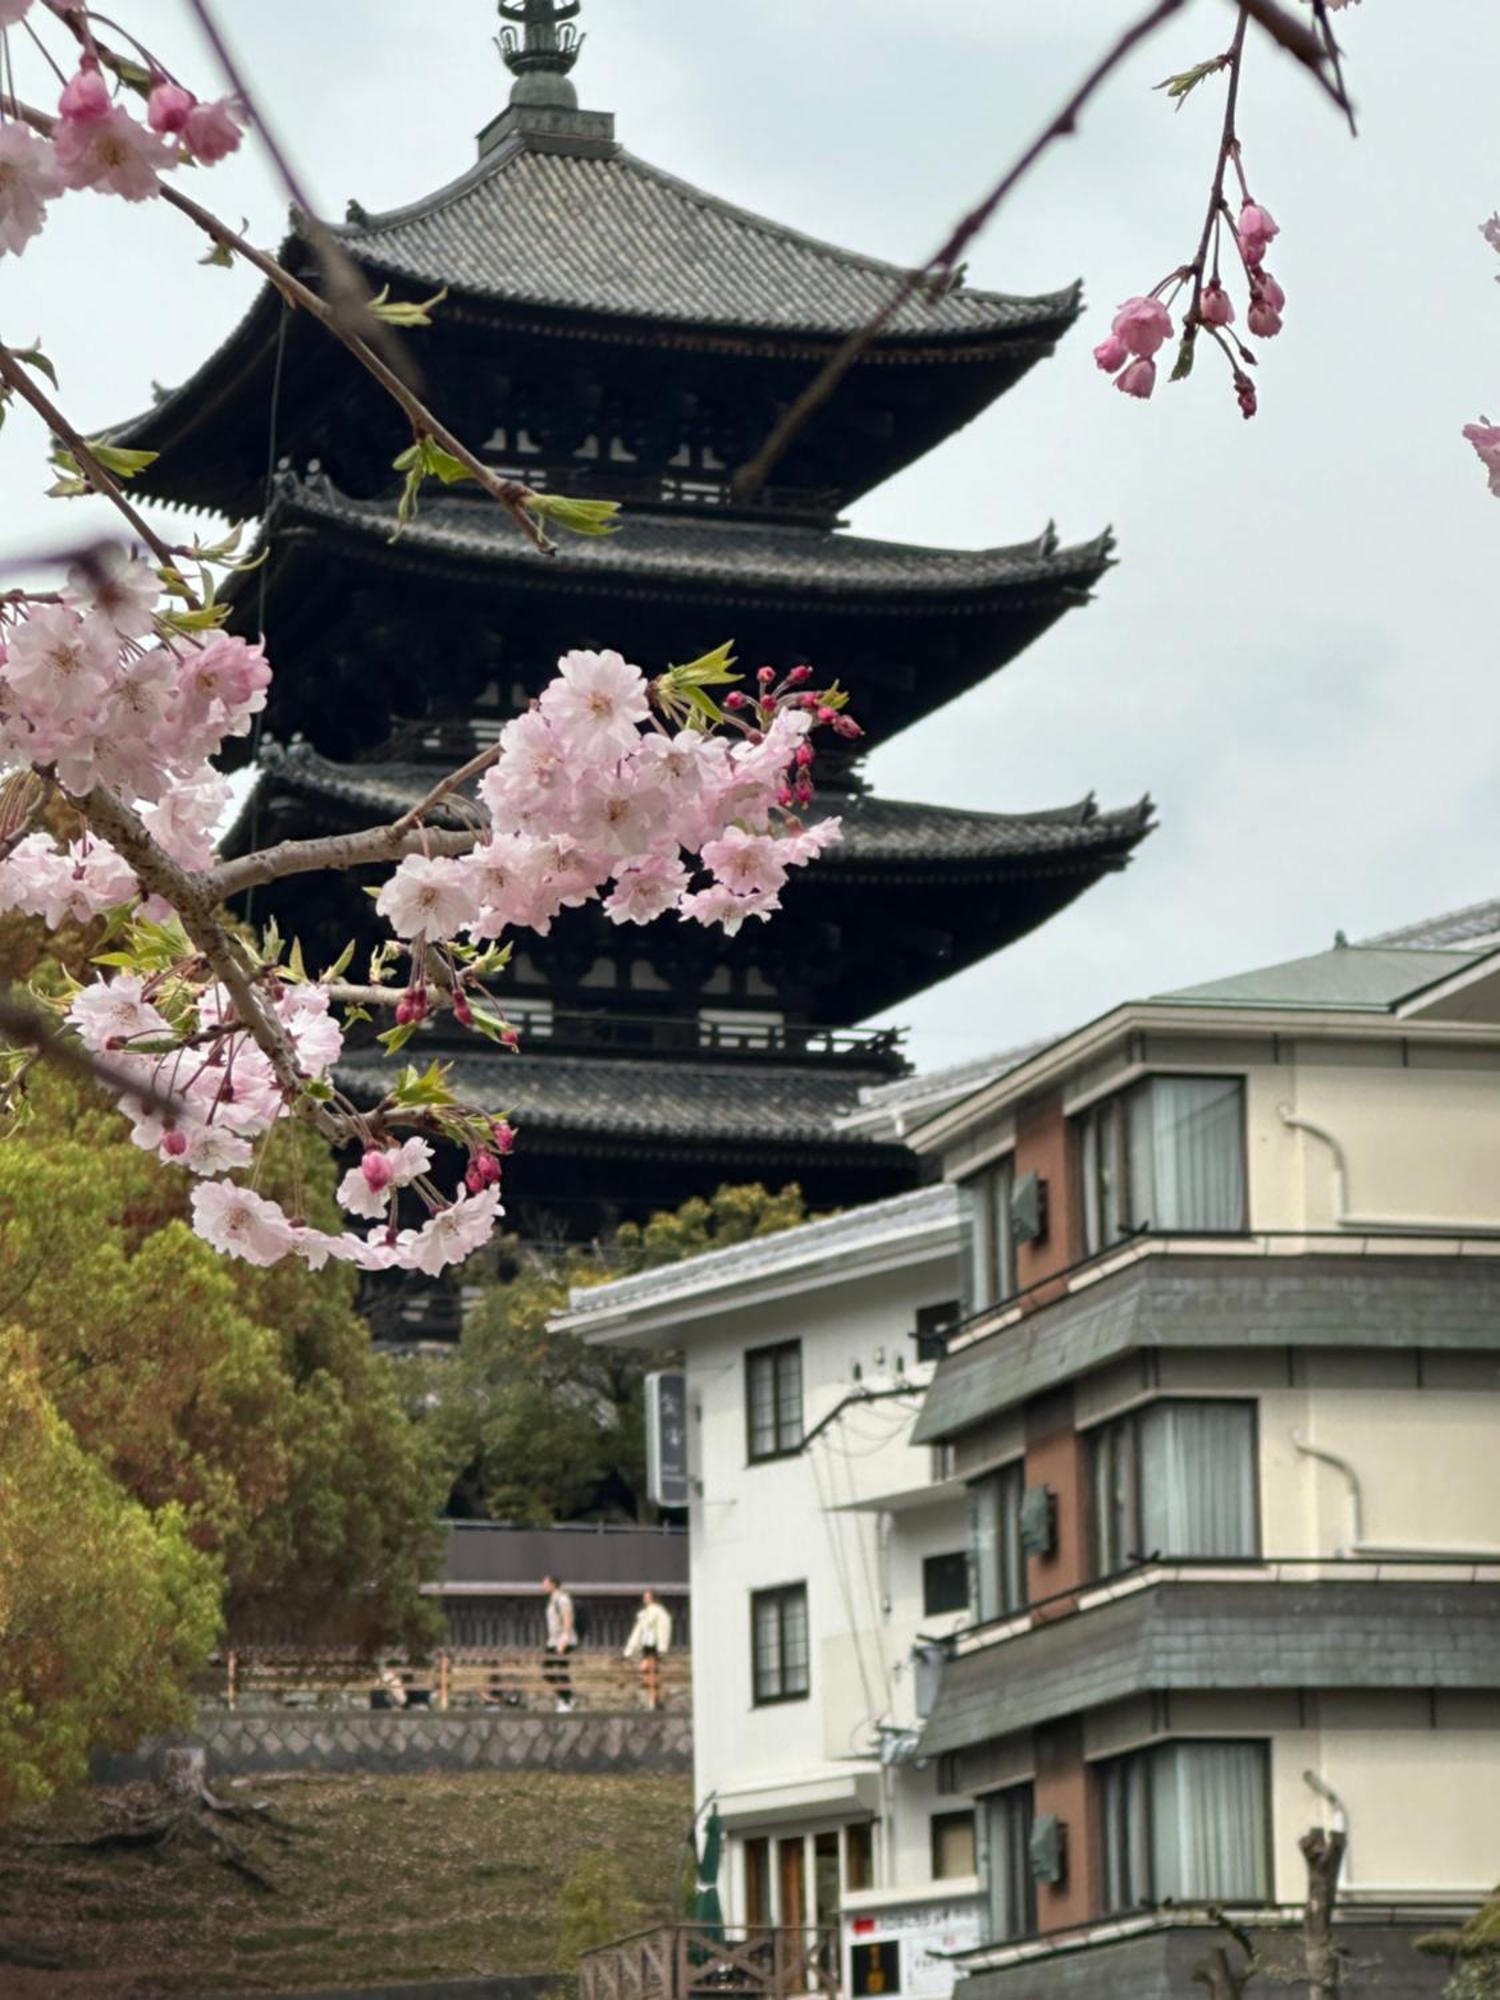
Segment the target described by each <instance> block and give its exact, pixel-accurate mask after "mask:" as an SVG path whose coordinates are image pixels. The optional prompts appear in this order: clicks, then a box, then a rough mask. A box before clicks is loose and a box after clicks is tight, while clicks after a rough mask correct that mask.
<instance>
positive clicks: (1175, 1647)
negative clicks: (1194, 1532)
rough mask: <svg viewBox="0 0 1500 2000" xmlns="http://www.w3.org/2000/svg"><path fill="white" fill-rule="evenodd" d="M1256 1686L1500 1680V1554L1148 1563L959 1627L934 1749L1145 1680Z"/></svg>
mask: <svg viewBox="0 0 1500 2000" xmlns="http://www.w3.org/2000/svg"><path fill="white" fill-rule="evenodd" d="M1067 1613H1071V1615H1059V1614H1067ZM1049 1614H1051V1615H1049ZM1245 1690H1252V1691H1255V1692H1256V1693H1257V1694H1264V1693H1266V1692H1269V1691H1272V1690H1284V1691H1295V1692H1301V1693H1306V1692H1317V1691H1330V1692H1332V1691H1351V1690H1362V1691H1370V1692H1382V1693H1387V1692H1405V1691H1410V1690H1424V1691H1427V1692H1429V1693H1430V1694H1433V1695H1434V1696H1436V1695H1437V1694H1440V1693H1454V1694H1467V1693H1474V1692H1482V1693H1495V1692H1497V1691H1500V1560H1493V1561H1468V1562H1456V1561H1454V1562H1444V1561H1441V1560H1438V1559H1411V1558H1407V1559H1393V1560H1382V1561H1343V1560H1339V1559H1335V1558H1329V1559H1321V1558H1319V1559H1302V1560H1282V1559H1274V1558H1272V1559H1251V1560H1247V1561H1244V1562H1226V1561H1223V1560H1217V1559H1216V1560H1213V1561H1207V1562H1201V1563H1195V1562H1170V1563H1148V1564H1144V1565H1142V1566H1141V1567H1140V1568H1139V1569H1137V1570H1133V1571H1130V1572H1127V1573H1126V1574H1125V1575H1123V1576H1120V1577H1114V1578H1107V1579H1105V1580H1103V1581H1102V1582H1100V1583H1098V1584H1096V1585H1093V1586H1085V1587H1083V1588H1082V1589H1079V1590H1076V1591H1073V1592H1069V1593H1067V1594H1066V1597H1065V1598H1064V1599H1053V1600H1048V1601H1046V1602H1044V1603H1040V1604H1037V1605H1033V1606H1031V1607H1030V1608H1029V1609H1028V1610H1027V1611H1025V1612H1023V1613H1021V1614H1019V1615H1018V1616H1016V1617H1013V1618H1007V1619H996V1620H992V1621H991V1622H990V1623H989V1624H987V1625H982V1626H974V1627H970V1628H969V1629H968V1630H966V1631H964V1632H960V1633H958V1634H956V1635H955V1636H954V1637H953V1638H952V1639H950V1640H949V1641H948V1642H947V1647H946V1658H945V1660H944V1663H943V1667H942V1671H941V1674H940V1677H939V1680H938V1684H937V1691H936V1695H935V1699H934V1701H933V1705H932V1709H931V1712H930V1714H929V1715H928V1717H927V1720H926V1723H925V1726H924V1728H923V1732H922V1739H921V1745H920V1749H921V1754H922V1755H923V1756H924V1757H937V1756H949V1755H953V1754H954V1753H957V1752H961V1751H964V1750H969V1749H972V1748H974V1747H975V1746H977V1745H979V1744H981V1743H987V1742H990V1741H993V1740H995V1739H998V1738H1001V1737H1005V1736H1010V1735H1013V1734H1015V1733H1016V1732H1017V1731H1020V1730H1026V1729H1033V1728H1036V1727H1037V1726H1039V1725H1041V1724H1044V1723H1048V1722H1053V1721H1056V1720H1058V1719H1059V1718H1062V1717H1067V1716H1072V1715H1078V1714H1081V1713H1084V1712H1087V1711H1090V1710H1094V1709H1099V1708H1102V1707H1104V1706H1106V1705H1107V1704H1109V1703H1111V1702H1116V1701H1123V1700H1126V1699H1128V1698H1129V1697H1131V1696H1135V1695H1143V1694H1153V1695H1159V1694H1171V1693H1174V1692H1184V1693H1185V1692H1194V1693H1205V1692H1238V1691H1245Z"/></svg>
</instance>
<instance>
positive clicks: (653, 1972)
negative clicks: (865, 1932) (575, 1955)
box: [578, 1924, 839, 2000]
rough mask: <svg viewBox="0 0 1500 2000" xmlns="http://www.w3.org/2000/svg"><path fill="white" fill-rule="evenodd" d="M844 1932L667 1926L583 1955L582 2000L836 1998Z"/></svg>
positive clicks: (820, 1928) (580, 1974)
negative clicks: (840, 1939)
mask: <svg viewBox="0 0 1500 2000" xmlns="http://www.w3.org/2000/svg"><path fill="white" fill-rule="evenodd" d="M838 1990H839V1934H838V1931H837V1930H836V1929H833V1928H832V1927H824V1926H818V1925H810V1926H806V1927H799V1928H795V1929H788V1928H784V1927H773V1926H770V1925H758V1924H757V1925H750V1926H746V1927H739V1926H737V1927H735V1928H734V1929H732V1930H725V1929H722V1928H721V1927H719V1926H717V1925H711V1924H663V1925H662V1926H660V1928H658V1929H656V1930H650V1931H640V1932H638V1933H637V1934H636V1935H635V1936H633V1937H626V1938H621V1939H620V1940H619V1941H618V1942H617V1943H614V1944H607V1945H602V1946H600V1948H599V1949H598V1950H597V1951H590V1952H585V1953H584V1955H583V1957H582V1958H581V1959H580V1961H579V1966H578V1994H579V2000H720V1996H740V1995H743V1996H747V2000H792V1996H793V1995H799V1994H809V1993H820V1994H837V1992H838Z"/></svg>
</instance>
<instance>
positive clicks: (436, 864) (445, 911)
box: [375, 854, 478, 938]
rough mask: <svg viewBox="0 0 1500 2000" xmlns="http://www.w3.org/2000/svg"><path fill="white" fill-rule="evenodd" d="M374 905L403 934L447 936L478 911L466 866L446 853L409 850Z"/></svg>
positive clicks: (392, 927) (412, 935)
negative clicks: (429, 853) (428, 853)
mask: <svg viewBox="0 0 1500 2000" xmlns="http://www.w3.org/2000/svg"><path fill="white" fill-rule="evenodd" d="M375 907H376V909H377V910H378V911H379V912H380V914H381V916H383V917H384V918H385V919H386V921H387V922H388V923H389V925H390V927H391V929H392V930H393V931H394V932H395V933H396V935H397V937H403V938H418V937H425V938H449V937H452V936H454V934H455V933H456V932H458V931H461V930H463V929H464V927H465V926H466V925H468V924H471V923H472V922H473V921H474V919H475V917H476V916H477V915H478V911H477V910H476V909H475V906H474V896H473V891H472V890H471V888H470V886H469V877H468V871H467V869H466V868H465V867H464V864H463V863H462V862H461V861H456V860H453V859H451V858H449V857H447V856H445V855H426V854H409V855H408V856H407V857H406V859H405V860H404V861H403V862H402V863H401V865H400V867H399V868H397V870H396V872H395V874H394V875H392V876H391V878H390V880H389V881H388V882H387V883H386V885H385V887H384V888H383V889H382V890H381V892H380V894H379V895H378V896H377V897H376V899H375Z"/></svg>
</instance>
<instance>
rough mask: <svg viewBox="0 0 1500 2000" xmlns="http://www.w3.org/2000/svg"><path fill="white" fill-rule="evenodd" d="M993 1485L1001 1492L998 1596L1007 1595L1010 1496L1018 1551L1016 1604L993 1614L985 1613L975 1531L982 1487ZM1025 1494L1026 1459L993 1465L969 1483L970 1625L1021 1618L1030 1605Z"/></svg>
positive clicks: (997, 1609) (997, 1533)
mask: <svg viewBox="0 0 1500 2000" xmlns="http://www.w3.org/2000/svg"><path fill="white" fill-rule="evenodd" d="M990 1485H993V1486H996V1487H999V1488H1000V1489H1001V1490H1000V1500H999V1503H998V1504H999V1509H1000V1512H999V1519H998V1523H997V1532H996V1551H997V1555H998V1557H999V1575H998V1579H997V1581H998V1585H999V1589H998V1592H997V1595H1000V1596H1003V1594H1004V1589H1005V1582H1006V1577H1005V1571H1006V1568H1007V1567H1008V1565H1007V1564H1006V1561H1005V1551H1006V1542H1007V1539H1008V1538H1007V1536H1006V1532H1005V1529H1006V1519H1007V1516H1006V1502H1007V1497H1009V1498H1010V1499H1012V1500H1013V1502H1014V1506H1015V1519H1014V1522H1013V1524H1012V1529H1013V1538H1014V1541H1015V1552H1016V1554H1017V1556H1018V1562H1017V1567H1016V1577H1015V1583H1016V1590H1017V1596H1016V1601H1015V1602H1014V1603H1012V1604H998V1605H997V1607H996V1608H995V1609H994V1610H993V1611H986V1609H985V1595H984V1572H983V1568H982V1565H981V1562H980V1555H979V1542H978V1538H977V1536H976V1534H975V1532H974V1530H975V1521H976V1515H977V1512H978V1506H979V1501H978V1494H979V1491H980V1489H981V1488H982V1487H985V1486H990ZM1025 1492H1026V1461H1025V1459H1024V1458H1013V1459H1011V1460H1010V1461H1009V1462H1008V1463H1007V1464H1005V1465H996V1466H992V1467H991V1468H990V1470H989V1471H988V1472H985V1473H982V1474H981V1475H980V1477H979V1478H978V1479H971V1480H970V1481H969V1611H970V1613H971V1622H972V1624H974V1625H994V1624H998V1623H999V1622H1000V1621H1001V1620H1002V1619H1005V1618H1019V1617H1020V1616H1021V1614H1022V1613H1023V1612H1024V1611H1026V1610H1027V1609H1028V1608H1029V1606H1030V1603H1031V1579H1030V1565H1029V1563H1028V1561H1027V1558H1026V1551H1025V1549H1024V1548H1022V1547H1021V1542H1020V1532H1021V1522H1020V1508H1021V1501H1022V1498H1023V1496H1024V1495H1025Z"/></svg>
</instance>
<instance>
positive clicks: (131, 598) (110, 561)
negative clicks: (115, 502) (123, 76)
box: [7, 128, 161, 639]
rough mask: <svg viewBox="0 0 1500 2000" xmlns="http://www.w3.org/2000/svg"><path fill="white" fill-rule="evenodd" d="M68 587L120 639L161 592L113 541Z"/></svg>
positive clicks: (141, 624)
mask: <svg viewBox="0 0 1500 2000" xmlns="http://www.w3.org/2000/svg"><path fill="white" fill-rule="evenodd" d="M7 129H9V128H7ZM68 589H69V590H70V591H71V592H72V594H73V596H74V597H75V598H76V599H77V600H78V601H79V603H80V604H81V605H85V606H87V607H89V608H90V609H91V610H94V611H97V612H98V613H99V615H100V617H101V618H103V619H104V621H105V622H106V624H108V625H110V626H111V627H112V628H113V629H114V631H115V632H116V633H118V635H119V636H120V638H122V639H144V638H145V636H146V634H147V633H148V632H149V631H150V630H151V627H152V623H153V620H154V617H155V612H156V600H157V599H158V598H159V597H160V596H161V585H160V584H159V583H158V582H157V580H156V575H155V572H154V571H153V570H152V569H151V567H150V565H149V564H148V563H143V562H142V561H141V560H140V559H139V557H137V556H131V555H128V554H127V553H126V552H125V550H124V549H121V548H117V547H115V546H114V545H113V544H111V545H109V546H107V547H105V548H103V549H99V550H97V551H95V552H94V553H93V554H92V555H91V556H90V558H89V560H88V561H87V562H86V563H81V562H80V563H74V564H73V566H72V568H71V569H70V570H69V571H68Z"/></svg>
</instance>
